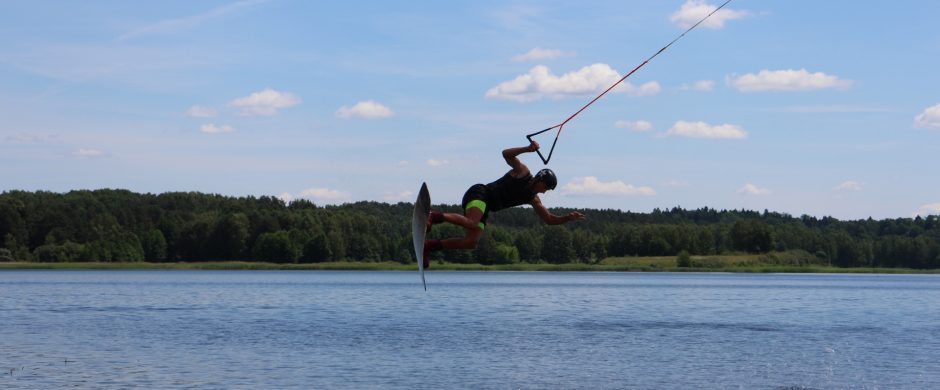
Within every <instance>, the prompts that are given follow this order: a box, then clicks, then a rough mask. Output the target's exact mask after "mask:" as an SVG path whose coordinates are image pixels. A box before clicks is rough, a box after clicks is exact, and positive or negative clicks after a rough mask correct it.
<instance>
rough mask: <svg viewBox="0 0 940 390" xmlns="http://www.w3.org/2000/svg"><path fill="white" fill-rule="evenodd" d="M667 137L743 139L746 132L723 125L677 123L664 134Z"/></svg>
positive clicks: (738, 127)
mask: <svg viewBox="0 0 940 390" xmlns="http://www.w3.org/2000/svg"><path fill="white" fill-rule="evenodd" d="M666 135H667V136H676V137H688V138H711V139H743V138H747V131H744V129H742V128H741V127H740V126H737V125H730V124H727V123H726V124H723V125H718V126H712V125H709V124H708V123H705V122H686V121H678V122H676V124H674V125H672V128H670V129H669V131H667V132H666Z"/></svg>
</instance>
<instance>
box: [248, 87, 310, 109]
mask: <svg viewBox="0 0 940 390" xmlns="http://www.w3.org/2000/svg"><path fill="white" fill-rule="evenodd" d="M301 101H302V100H301V99H300V97H299V96H297V95H294V94H292V93H288V92H280V91H275V90H273V89H270V88H268V89H265V90H263V91H259V92H254V93H252V94H251V95H248V96H245V97H243V98H238V99H235V100H233V101H232V103H230V104H231V105H232V106H234V107H236V108H238V109H239V115H243V116H271V115H277V112H278V110H280V109H282V108H288V107H293V106H296V105H298V104H300V103H301Z"/></svg>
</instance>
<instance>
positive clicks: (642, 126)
mask: <svg viewBox="0 0 940 390" xmlns="http://www.w3.org/2000/svg"><path fill="white" fill-rule="evenodd" d="M614 126H615V127H617V128H618V129H627V130H630V131H635V132H644V131H650V130H653V124H652V123H650V122H647V121H617V122H614Z"/></svg>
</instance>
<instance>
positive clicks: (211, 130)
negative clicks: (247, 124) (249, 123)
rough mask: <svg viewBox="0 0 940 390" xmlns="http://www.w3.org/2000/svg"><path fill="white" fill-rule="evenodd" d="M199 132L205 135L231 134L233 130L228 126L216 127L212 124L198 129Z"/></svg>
mask: <svg viewBox="0 0 940 390" xmlns="http://www.w3.org/2000/svg"><path fill="white" fill-rule="evenodd" d="M199 131H201V132H203V133H206V134H221V133H231V132H234V131H235V128H234V127H232V126H229V125H222V126H216V125H215V124H214V123H208V124H205V125H202V126H201V127H199Z"/></svg>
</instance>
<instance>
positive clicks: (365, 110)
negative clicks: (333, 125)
mask: <svg viewBox="0 0 940 390" xmlns="http://www.w3.org/2000/svg"><path fill="white" fill-rule="evenodd" d="M392 115H395V113H394V112H392V110H391V109H390V108H388V107H386V106H384V105H382V104H380V103H377V102H375V101H374V100H366V101H363V102H359V103H356V105H355V106H352V107H346V106H342V107H340V108H339V110H337V111H336V116H337V117H339V118H344V119H349V118H364V119H377V118H388V117H391V116H392Z"/></svg>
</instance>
